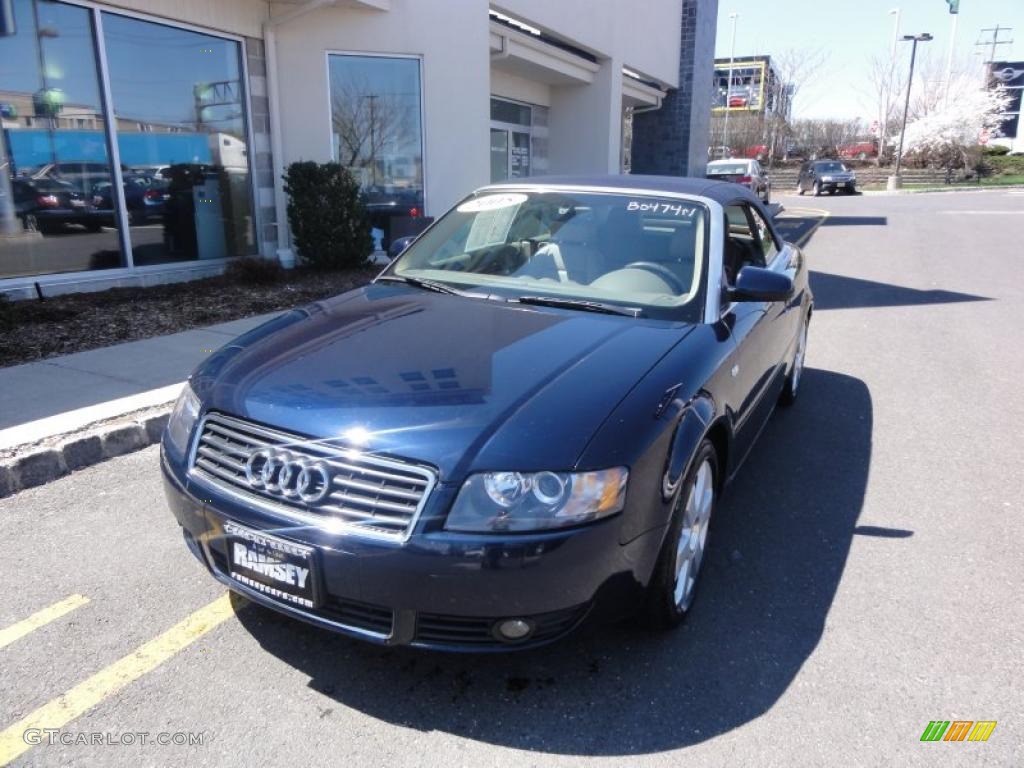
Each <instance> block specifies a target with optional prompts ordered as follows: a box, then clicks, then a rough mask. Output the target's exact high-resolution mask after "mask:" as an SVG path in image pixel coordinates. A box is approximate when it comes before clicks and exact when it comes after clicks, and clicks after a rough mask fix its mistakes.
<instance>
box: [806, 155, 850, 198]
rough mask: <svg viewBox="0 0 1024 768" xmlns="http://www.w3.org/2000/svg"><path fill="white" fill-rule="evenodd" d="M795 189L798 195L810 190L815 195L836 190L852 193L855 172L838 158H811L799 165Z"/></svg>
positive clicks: (833, 192)
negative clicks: (811, 159)
mask: <svg viewBox="0 0 1024 768" xmlns="http://www.w3.org/2000/svg"><path fill="white" fill-rule="evenodd" d="M796 191H797V194H800V195H802V194H804V193H805V192H808V191H810V192H813V193H814V195H815V197H817V196H818V195H820V194H821V193H822V192H828V193H829V194H830V195H831V194H835V193H836V192H837V191H838V192H845V193H847V194H850V195H852V194H854V193H855V192H856V191H857V174H855V173H854V172H853V171H851V170H850V169H849V168H847V167H846V166H845V165H843V164H842V163H841V162H839V161H838V160H813V161H810V162H806V163H804V164H803V165H802V166H800V175H799V177H798V178H797V182H796Z"/></svg>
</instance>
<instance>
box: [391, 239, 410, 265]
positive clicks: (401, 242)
mask: <svg viewBox="0 0 1024 768" xmlns="http://www.w3.org/2000/svg"><path fill="white" fill-rule="evenodd" d="M415 239H416V238H415V237H412V236H409V237H400V238H398V239H397V240H393V241H392V242H391V245H389V246H388V258H389V259H395V258H398V257H399V256H401V255H402V251H404V250H405V249H406V248H408V247H409V243H411V242H412V241H413V240H415Z"/></svg>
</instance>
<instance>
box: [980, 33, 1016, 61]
mask: <svg viewBox="0 0 1024 768" xmlns="http://www.w3.org/2000/svg"><path fill="white" fill-rule="evenodd" d="M981 32H982V34H984V33H985V32H991V33H992V39H991V40H979V41H978V42H976V43H975V44H974V45H975V46H976V47H978V48H984V47H988V48H989V49H990V51H989V56H988V63H989V64H991V63H992V62H993V61H995V60H996V48H997V47H998V46H1000V45H1012V44H1013V40H1000V39H999V33H1000V32H1013V27H1001V26H999V25H998V24H996V25H995V26H994V27H988V28H986V29H983V30H981Z"/></svg>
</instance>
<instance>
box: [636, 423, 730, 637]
mask: <svg viewBox="0 0 1024 768" xmlns="http://www.w3.org/2000/svg"><path fill="white" fill-rule="evenodd" d="M717 478H718V455H717V453H716V452H715V447H714V446H713V445H712V444H711V442H710V441H709V440H705V441H703V442H702V443H701V444H700V447H699V448H698V449H697V453H696V455H695V456H694V457H693V461H692V462H691V465H690V472H689V474H688V475H687V477H686V482H684V483H682V484H681V485H680V488H679V490H678V492H677V493H676V497H675V501H674V502H673V506H672V522H671V523H670V524H669V529H668V535H667V536H666V537H665V543H664V544H663V545H662V548H661V554H660V555H659V556H658V564H657V565H656V566H655V568H654V575H653V576H652V577H651V584H650V586H648V588H647V599H646V602H645V605H644V616H643V618H644V623H645V624H647V626H650V627H654V628H656V629H670V628H672V627H674V626H676V625H677V624H679V623H680V622H681V621H682V620H683V619H684V618H686V615H687V613H688V612H689V610H690V608H691V606H692V605H693V598H694V595H695V593H696V589H697V579H698V577H699V576H700V567H701V564H702V563H703V561H704V552H705V549H706V547H707V540H708V530H709V527H710V524H711V516H712V513H713V512H714V510H715V502H716V498H715V494H716V489H717V487H718V485H717Z"/></svg>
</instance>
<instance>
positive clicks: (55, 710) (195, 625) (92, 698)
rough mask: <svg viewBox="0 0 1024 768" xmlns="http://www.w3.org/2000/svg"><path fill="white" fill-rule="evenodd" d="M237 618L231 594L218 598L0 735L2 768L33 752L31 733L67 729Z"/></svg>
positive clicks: (0, 762)
mask: <svg viewBox="0 0 1024 768" xmlns="http://www.w3.org/2000/svg"><path fill="white" fill-rule="evenodd" d="M233 615H234V610H233V609H232V607H231V597H230V594H225V595H223V596H222V597H218V598H217V599H216V600H214V601H213V602H212V603H210V604H209V605H206V606H204V607H202V608H200V609H199V610H198V611H196V612H195V613H193V614H192V615H191V616H189V617H188V618H186V619H185V620H183V621H181V622H179V623H178V624H175V625H174V626H173V627H171V628H170V629H169V630H167V631H166V632H164V633H163V634H162V635H160V636H159V637H156V638H154V639H152V640H150V641H149V642H148V643H145V644H144V645H142V646H140V647H139V648H137V649H136V650H135V651H133V652H132V653H130V654H128V655H127V656H125V657H123V658H121V659H119V660H118V661H115V662H114V663H113V664H111V665H110V666H108V667H106V668H105V669H102V670H100V671H99V672H97V673H96V674H95V675H93V676H92V677H90V678H87V679H86V680H83V681H82V682H81V683H79V684H78V685H76V686H75V687H74V688H72V689H70V690H68V691H66V692H65V693H63V694H61V695H60V696H58V697H57V698H56V699H53V700H52V701H50V702H48V703H46V704H44V705H43V706H41V707H39V708H38V709H37V710H35V711H34V712H30V713H29V714H28V715H26V716H25V717H23V718H22V719H21V720H19V721H18V722H16V723H14V724H13V725H10V726H8V727H7V728H5V729H4V730H3V731H2V732H0V765H7V763H9V762H11V761H12V760H14V759H15V758H17V757H18V756H19V755H21V754H23V753H24V752H26V751H28V749H30V745H28V744H26V743H25V741H24V738H23V737H24V733H25V731H27V730H28V729H30V728H39V729H43V728H63V727H64V726H65V725H67V724H68V723H70V722H71V721H72V720H74V719H75V718H77V717H80V716H81V715H83V714H85V713H86V712H88V711H89V710H90V709H92V708H93V707H95V706H96V705H97V704H99V703H101V702H102V701H104V700H106V699H108V698H110V697H111V696H113V695H115V694H116V693H118V692H119V691H120V690H121V689H122V688H124V687H125V686H127V685H129V684H130V683H133V682H135V681H136V680H138V679H139V678H140V677H142V676H143V675H145V674H146V673H148V672H152V671H153V670H154V669H156V668H157V667H159V666H160V665H161V664H163V663H164V662H165V661H167V660H168V659H170V658H171V657H172V656H174V655H175V654H176V653H178V652H179V651H181V650H182V649H184V648H186V647H187V646H188V645H190V644H191V643H193V642H195V641H196V640H198V639H199V638H200V637H202V636H203V635H205V634H206V633H207V632H209V631H210V630H212V629H214V628H216V627H217V626H219V625H220V624H221V623H223V622H224V621H225V620H226V619H228V618H230V617H231V616H233Z"/></svg>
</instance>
